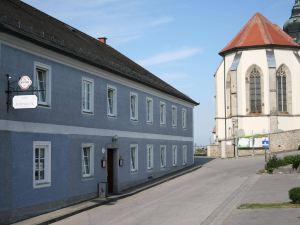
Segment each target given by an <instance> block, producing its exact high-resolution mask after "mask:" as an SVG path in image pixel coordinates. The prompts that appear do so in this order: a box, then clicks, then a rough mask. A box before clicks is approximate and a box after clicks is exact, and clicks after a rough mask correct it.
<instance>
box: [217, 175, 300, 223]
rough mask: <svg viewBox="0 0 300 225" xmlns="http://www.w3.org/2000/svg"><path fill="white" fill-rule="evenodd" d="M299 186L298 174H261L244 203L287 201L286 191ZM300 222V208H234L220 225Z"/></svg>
mask: <svg viewBox="0 0 300 225" xmlns="http://www.w3.org/2000/svg"><path fill="white" fill-rule="evenodd" d="M299 186H300V174H290V175H286V174H285V175H278V174H274V175H261V176H260V178H259V180H258V181H257V182H256V184H255V185H254V186H253V187H252V188H251V189H250V191H249V192H248V193H247V194H246V196H245V197H244V198H243V200H242V202H241V204H244V203H272V202H273V203H276V202H289V201H290V199H289V196H288V191H289V190H290V189H291V188H293V187H299ZM262 224H272V225H273V224H274V225H295V224H300V209H243V210H241V209H234V210H233V211H232V213H231V214H230V216H229V217H228V218H227V219H226V220H225V222H224V223H223V224H222V225H262Z"/></svg>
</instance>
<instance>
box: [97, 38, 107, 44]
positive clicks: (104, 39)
mask: <svg viewBox="0 0 300 225" xmlns="http://www.w3.org/2000/svg"><path fill="white" fill-rule="evenodd" d="M98 40H99V41H100V42H102V43H103V44H106V40H107V38H106V37H99V38H98Z"/></svg>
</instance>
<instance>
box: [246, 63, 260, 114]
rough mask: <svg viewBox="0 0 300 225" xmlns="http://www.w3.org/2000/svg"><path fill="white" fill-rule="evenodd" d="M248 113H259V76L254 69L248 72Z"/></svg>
mask: <svg viewBox="0 0 300 225" xmlns="http://www.w3.org/2000/svg"><path fill="white" fill-rule="evenodd" d="M249 79H250V112H251V113H261V112H262V107H261V74H260V73H259V71H258V69H257V68H256V67H254V68H253V69H252V70H251V72H250V76H249Z"/></svg>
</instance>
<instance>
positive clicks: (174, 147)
mask: <svg viewBox="0 0 300 225" xmlns="http://www.w3.org/2000/svg"><path fill="white" fill-rule="evenodd" d="M172 162H173V163H172V164H173V166H176V165H177V145H173V146H172Z"/></svg>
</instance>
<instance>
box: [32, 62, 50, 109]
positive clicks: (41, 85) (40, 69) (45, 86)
mask: <svg viewBox="0 0 300 225" xmlns="http://www.w3.org/2000/svg"><path fill="white" fill-rule="evenodd" d="M34 74H35V75H34V82H35V87H36V88H37V90H39V91H38V92H37V97H38V104H39V105H42V106H50V105H51V67H50V66H47V65H44V64H42V63H38V62H35V63H34Z"/></svg>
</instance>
